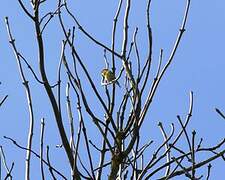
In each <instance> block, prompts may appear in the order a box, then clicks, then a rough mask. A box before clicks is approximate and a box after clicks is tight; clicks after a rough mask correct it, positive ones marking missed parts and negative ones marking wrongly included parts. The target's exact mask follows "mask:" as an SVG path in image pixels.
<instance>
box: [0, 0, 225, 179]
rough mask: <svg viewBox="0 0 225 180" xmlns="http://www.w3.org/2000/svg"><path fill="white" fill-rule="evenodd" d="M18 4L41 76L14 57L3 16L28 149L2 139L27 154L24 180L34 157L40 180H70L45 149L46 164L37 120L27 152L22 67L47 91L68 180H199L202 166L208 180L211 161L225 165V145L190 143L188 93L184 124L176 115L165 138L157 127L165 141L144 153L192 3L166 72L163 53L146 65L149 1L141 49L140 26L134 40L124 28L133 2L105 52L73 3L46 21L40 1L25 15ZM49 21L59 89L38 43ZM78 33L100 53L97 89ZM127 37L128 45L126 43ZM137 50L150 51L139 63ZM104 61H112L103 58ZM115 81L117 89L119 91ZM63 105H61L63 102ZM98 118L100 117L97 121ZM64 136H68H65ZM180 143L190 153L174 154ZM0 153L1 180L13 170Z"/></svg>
mask: <svg viewBox="0 0 225 180" xmlns="http://www.w3.org/2000/svg"><path fill="white" fill-rule="evenodd" d="M18 2H19V4H20V6H21V9H22V10H23V12H24V14H25V16H27V18H28V19H30V21H31V22H32V23H33V25H34V30H35V37H36V42H37V45H38V46H37V54H38V55H37V57H38V62H37V63H38V66H39V74H40V77H39V75H38V74H36V71H37V70H36V69H34V68H33V67H32V66H31V65H30V62H29V60H28V59H27V58H26V56H25V55H24V54H25V53H26V52H20V51H19V50H18V49H19V48H17V44H16V41H15V37H14V36H13V30H15V29H14V28H13V26H11V24H10V22H9V18H8V17H6V18H5V23H6V27H7V31H8V37H9V42H10V44H11V46H12V49H13V51H14V54H15V57H16V60H17V63H18V68H19V72H20V75H21V80H22V83H23V85H24V87H25V92H26V95H27V105H28V107H29V115H30V119H29V122H30V127H29V134H28V139H27V146H26V147H25V146H22V145H20V144H19V143H18V142H17V141H15V140H14V139H12V138H10V137H6V136H5V138H6V139H8V140H10V141H12V142H13V144H15V145H16V146H17V147H18V148H21V149H24V150H25V151H26V153H27V155H26V160H25V163H26V169H25V179H27V180H28V179H32V176H35V175H34V174H32V173H31V171H30V167H31V161H32V158H31V156H32V155H33V156H36V157H37V158H39V160H40V174H41V177H42V179H49V178H48V177H51V178H53V179H69V177H66V176H65V175H63V174H62V173H61V172H60V170H57V169H56V168H55V167H54V165H53V164H52V163H51V162H50V156H51V157H54V154H50V151H49V146H47V151H46V157H47V158H46V159H45V158H44V154H45V153H44V147H45V145H44V132H45V131H47V130H48V129H46V130H45V121H44V118H43V119H42V121H41V132H40V153H37V152H36V151H35V150H34V149H33V146H32V142H33V131H34V123H35V114H34V112H33V101H32V91H31V90H30V85H29V83H28V80H27V76H26V73H25V72H24V68H25V67H24V64H25V65H27V67H28V69H29V70H30V72H31V74H32V75H33V79H34V80H35V82H36V83H38V84H39V85H40V87H42V88H43V89H44V90H45V92H46V94H47V96H48V101H49V102H50V104H51V108H52V110H53V114H54V120H55V123H56V125H57V127H58V133H59V135H60V138H61V142H62V145H59V147H63V149H64V150H65V154H66V156H67V158H68V162H69V165H70V171H71V179H76V180H79V179H98V180H100V179H106V178H108V179H109V180H114V179H138V180H141V179H152V178H155V179H156V178H158V179H164V180H166V179H171V178H173V177H176V176H181V175H183V176H186V177H187V178H188V179H192V180H195V179H201V178H202V177H203V175H201V176H198V174H197V173H196V172H197V171H198V169H200V168H203V167H204V166H207V167H208V171H207V173H206V175H204V176H206V179H209V177H210V170H211V164H210V162H211V161H213V160H215V159H218V158H223V160H225V157H224V154H225V149H224V148H222V146H223V145H224V143H225V139H223V140H222V141H221V142H219V143H218V144H216V145H215V146H213V147H202V141H203V139H201V140H200V141H199V142H198V139H197V138H196V131H195V130H193V131H192V133H191V136H190V135H189V132H188V130H187V125H188V123H189V122H190V120H191V116H192V110H193V104H194V97H193V92H190V100H189V110H188V111H187V116H186V119H185V120H183V119H182V118H181V117H180V116H179V115H178V116H177V124H179V125H180V127H177V126H176V125H174V124H171V132H170V133H167V130H166V129H165V128H164V125H163V123H162V122H159V123H158V127H159V130H160V132H161V134H162V137H163V141H162V142H157V143H156V144H159V145H158V146H157V147H154V150H151V151H150V150H149V149H151V147H152V144H153V143H154V142H155V141H158V140H152V139H151V137H149V136H147V133H146V132H143V131H142V126H143V123H144V122H145V123H146V120H147V119H148V117H147V112H148V110H149V109H150V107H151V104H152V102H153V101H154V97H155V94H156V92H157V89H158V86H159V84H160V83H161V81H162V77H164V76H165V74H166V71H167V69H168V68H169V67H170V65H171V64H172V62H173V59H174V55H175V54H176V52H177V49H178V47H179V45H180V41H181V39H182V37H183V34H184V32H185V27H186V23H187V20H188V14H189V8H190V4H191V1H190V0H186V7H185V10H184V15H183V20H182V22H181V25H180V29H179V30H178V34H177V38H176V40H175V42H174V45H173V48H172V50H171V52H170V56H169V58H168V59H167V61H166V63H165V65H163V64H164V63H162V61H163V59H164V57H163V52H164V51H163V49H161V50H160V54H159V59H158V60H157V61H158V67H157V69H154V68H153V67H154V66H152V63H153V57H152V52H153V35H152V28H151V18H150V9H151V0H148V1H147V3H146V11H145V13H146V24H147V26H146V27H147V37H148V38H147V42H148V45H147V47H141V44H138V41H137V36H138V27H137V28H136V29H135V31H134V33H133V35H131V34H130V30H129V28H128V27H129V22H130V21H132V19H130V8H131V7H132V1H131V0H126V1H125V0H119V1H118V7H117V10H116V12H115V16H114V20H113V27H112V35H111V46H110V47H109V46H107V45H105V44H104V43H103V42H101V41H99V40H98V39H96V38H95V37H94V36H93V35H92V34H91V33H90V31H89V30H87V29H86V28H85V27H83V26H82V24H81V23H80V22H79V19H77V18H76V12H73V11H72V10H71V8H70V3H72V2H67V1H66V0H58V1H57V7H56V9H55V10H54V11H49V12H47V13H45V14H44V13H43V12H42V6H43V5H45V4H47V3H48V1H46V0H32V1H31V6H32V10H29V8H28V7H26V5H25V3H24V2H22V0H18ZM123 7H125V9H124V16H123V32H122V33H123V39H122V44H121V46H122V48H121V52H118V50H117V48H116V45H117V44H118V42H117V40H116V34H117V33H116V32H117V26H118V18H119V17H120V16H121V11H122V10H123ZM67 18H68V19H69V20H71V21H72V24H73V25H72V27H70V26H69V27H68V25H67V23H66V21H67V20H68V19H67ZM53 19H57V20H58V22H59V27H57V28H56V29H57V30H59V31H61V32H62V33H63V37H64V39H62V42H61V44H62V46H61V49H59V50H58V52H60V54H61V56H60V58H59V60H58V62H59V65H58V69H57V77H56V79H57V83H55V84H54V83H51V82H50V81H49V77H48V75H47V72H46V66H45V64H46V63H45V62H46V58H45V52H47V51H48V49H47V48H46V46H45V42H44V40H43V39H44V37H47V36H48V34H46V33H45V30H46V29H47V28H48V25H49V23H50V22H51V21H52V20H53ZM77 28H78V29H79V31H80V32H81V34H82V35H84V36H85V37H86V38H87V39H88V40H89V43H94V44H96V45H97V46H99V47H100V48H101V49H102V52H104V53H103V57H102V59H104V62H102V63H103V64H104V63H105V68H104V70H105V71H104V72H103V71H102V75H103V77H102V82H101V84H100V83H99V84H98V85H97V84H96V83H95V81H94V77H92V76H91V75H90V72H89V71H90V70H89V69H88V68H87V66H86V65H85V61H84V60H83V59H82V55H81V53H80V52H79V50H78V48H77V45H76V40H75V37H76V29H77ZM129 38H131V39H132V41H131V42H130V41H129ZM143 48H145V49H148V53H147V56H146V57H145V58H141V56H140V50H141V49H143ZM108 55H109V56H110V58H108ZM116 61H119V62H121V67H119V65H116V64H117V63H116ZM93 63H98V62H93ZM153 72H155V75H154V78H152V79H153V80H152V81H150V79H151V77H150V74H152V73H153ZM81 73H83V74H84V75H85V76H86V78H83V76H81ZM118 82H120V83H121V85H120V86H121V87H119V86H117V84H118ZM63 85H66V88H65V89H63V87H65V86H63ZM87 85H88V86H90V87H91V91H92V94H93V97H94V98H95V102H91V101H90V100H89V98H88V97H87V92H86V86H87ZM99 86H100V87H99ZM54 90H55V91H54ZM62 90H65V91H66V96H63V95H62V93H61V92H62ZM121 93H122V95H121ZM71 94H72V95H71ZM63 97H64V98H63ZM6 98H7V96H6V97H5V98H3V100H2V101H1V103H0V106H1V105H2V104H3V103H4V101H5V99H6ZM63 99H66V100H65V101H64V100H63ZM71 101H76V108H77V112H76V113H75V112H74V104H72V103H71ZM96 103H97V104H99V108H98V109H99V111H98V112H97V113H96V112H95V111H94V108H93V106H95V104H96ZM62 104H64V105H62ZM63 108H66V112H67V116H65V117H64V116H63V113H62V111H63ZM216 111H217V112H218V113H219V115H220V116H221V117H222V118H224V115H223V113H222V112H221V111H220V110H219V109H216ZM99 114H101V116H100V115H99ZM64 119H68V120H69V121H68V122H69V129H66V128H65V127H64V123H65V122H66V121H64ZM77 119H78V121H75V120H77ZM224 119H225V118H224ZM87 123H92V124H93V125H94V129H95V130H96V129H97V131H98V133H99V138H101V141H102V144H101V145H99V144H96V143H94V142H93V141H92V138H90V137H89V136H88V132H90V131H91V130H92V129H91V128H89V127H88V128H86V127H87V126H86V124H87ZM150 125H151V124H150ZM75 126H76V127H75ZM75 128H77V129H78V131H77V133H76V132H75ZM175 130H176V131H175ZM177 132H178V133H177ZM68 134H70V135H69V136H68ZM82 137H83V138H82ZM146 137H148V138H149V139H148V141H146ZM178 141H181V142H182V144H184V145H187V146H188V150H187V149H186V148H184V147H180V146H179V145H178ZM81 144H84V147H85V148H83V146H82V148H81ZM82 151H85V152H86V157H82V153H81V152H82ZM96 153H97V154H98V157H99V161H96V160H95V159H96ZM208 153H210V154H211V156H206V158H205V159H202V160H201V161H197V160H196V159H197V158H196V157H198V156H199V154H208ZM1 154H2V156H3V157H4V158H3V162H4V164H5V167H6V171H7V177H6V178H8V177H9V178H12V172H11V171H12V169H13V165H12V167H11V169H10V168H9V167H8V166H7V165H6V159H5V156H4V153H3V149H2V153H1ZM94 157H95V158H94ZM54 158H57V157H54ZM84 158H87V159H88V161H87V162H86V161H84ZM45 168H48V169H49V173H48V175H47V174H46V171H44V169H45ZM15 176H16V175H15Z"/></svg>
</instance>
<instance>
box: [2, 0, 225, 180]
mask: <svg viewBox="0 0 225 180" xmlns="http://www.w3.org/2000/svg"><path fill="white" fill-rule="evenodd" d="M68 2H70V1H68ZM73 2H74V4H73V7H72V9H73V12H75V15H76V16H77V17H78V19H79V21H80V23H81V24H82V25H83V26H84V27H85V28H86V29H87V30H88V31H89V32H90V33H91V34H92V35H93V36H95V37H96V38H97V39H98V40H100V41H102V42H103V43H104V44H106V45H108V46H110V43H111V28H112V21H113V16H114V13H115V10H116V7H117V1H115V0H107V1H104V0H97V1H91V2H90V1H87V0H86V1H85V0H77V1H73ZM185 3H186V1H185V0H172V1H163V0H158V1H156V0H155V1H154V0H153V1H152V8H151V14H152V18H151V23H152V28H153V38H154V39H153V43H154V45H153V46H154V47H153V51H154V52H153V61H154V63H157V60H158V55H159V50H160V48H163V49H164V63H165V61H166V59H167V58H168V56H169V54H170V52H171V49H172V47H173V43H174V41H175V38H176V35H177V33H178V30H179V27H180V24H181V20H182V15H183V10H184V7H185ZM27 5H28V7H29V8H30V4H29V3H28V4H27ZM145 5H146V2H145V0H139V1H134V4H133V6H132V8H131V16H130V27H129V35H130V37H132V34H133V32H134V29H135V27H136V26H137V27H139V33H138V46H139V47H140V49H141V52H140V56H141V57H142V59H143V58H144V57H145V55H146V52H147V49H146V48H145V47H146V45H147V44H146V39H145V38H146V29H145V27H146V25H145ZM56 6H57V3H54V2H52V1H47V2H46V5H44V6H43V11H42V13H43V14H44V13H45V12H47V10H48V9H51V10H54V9H55V8H56ZM30 10H31V8H30ZM5 16H8V17H9V20H10V23H11V27H12V31H13V34H14V37H15V38H16V44H17V47H18V49H19V51H20V52H21V53H23V55H24V56H25V57H26V58H27V59H28V60H29V62H30V63H31V65H32V66H33V67H34V69H35V70H36V72H38V65H37V59H38V58H37V45H36V42H35V34H34V25H33V24H32V22H31V21H30V19H28V18H27V17H26V15H25V14H24V13H23V11H22V10H21V8H20V7H19V4H18V2H17V1H16V0H11V1H2V2H1V7H0V19H1V20H0V39H1V44H0V81H1V82H2V84H1V85H0V98H2V97H3V96H4V95H6V94H8V95H9V97H8V99H7V101H6V103H5V104H4V105H3V106H2V107H1V108H0V117H1V126H0V145H2V146H3V148H4V150H5V154H6V156H7V161H8V163H11V162H13V161H14V162H15V167H14V170H13V175H14V177H15V179H21V178H23V177H24V164H25V163H24V159H25V152H24V151H22V150H20V149H18V148H16V147H15V146H13V145H12V144H11V143H10V142H9V141H6V140H5V139H3V136H4V135H6V136H10V137H12V138H14V139H16V140H17V141H18V142H19V143H21V144H23V145H26V141H27V131H28V130H27V129H28V111H27V105H26V95H25V92H24V87H23V85H22V83H21V80H20V77H19V73H18V68H17V64H16V60H15V58H14V54H13V51H12V49H11V47H10V45H9V43H8V36H7V32H6V27H5V24H4V17H5ZM67 23H68V24H71V21H68V22H67ZM118 23H122V19H121V18H120V19H119V22H118ZM76 32H77V33H76V36H77V37H76V39H77V47H78V51H79V53H80V55H81V57H82V58H83V60H84V63H85V64H86V65H87V67H88V69H89V71H90V73H91V75H92V76H93V78H94V79H95V82H96V86H98V87H97V88H98V89H99V90H101V89H102V90H101V92H102V93H104V90H103V88H102V86H101V85H100V81H101V77H100V75H99V76H97V74H99V72H100V71H101V69H102V68H103V67H104V60H103V49H101V48H99V47H98V46H96V45H95V44H93V43H92V42H90V41H89V40H87V38H86V37H84V36H83V35H82V34H81V33H80V32H79V31H78V30H77V31H76ZM224 32H225V1H224V0H214V1H213V2H212V1H204V0H198V1H194V0H192V2H191V7H190V13H189V19H188V22H187V26H186V31H185V33H184V36H183V38H182V41H181V44H180V46H179V49H178V51H177V54H176V55H175V58H174V61H173V64H172V66H171V67H170V68H169V70H168V71H167V72H166V76H165V77H164V78H163V79H162V81H161V84H160V86H159V89H158V91H157V93H156V96H155V99H154V102H153V104H152V107H151V109H150V111H149V112H148V118H147V120H148V122H147V121H146V122H145V128H143V131H145V132H146V131H149V129H150V130H151V131H150V132H151V134H150V136H151V138H153V139H154V138H155V139H157V138H158V137H161V134H160V132H159V129H158V127H157V123H158V121H162V122H163V123H164V126H165V127H166V128H167V130H168V131H169V124H170V123H175V124H176V127H179V124H178V122H177V120H176V115H178V114H179V115H181V116H182V117H185V115H186V113H187V110H188V100H189V92H190V91H191V90H192V91H193V92H194V111H193V117H192V120H191V123H190V124H189V127H188V129H189V130H190V132H191V131H192V130H194V129H195V130H196V131H197V139H198V140H200V138H203V139H204V141H203V145H206V147H207V146H208V145H209V146H213V145H215V144H217V143H218V142H219V141H220V140H222V139H223V138H224V135H225V134H224V128H225V120H223V119H222V118H221V117H220V116H219V115H218V114H217V113H216V112H215V107H217V108H219V109H220V110H221V111H223V112H225V101H224V97H225V93H224V92H225V85H224V77H225V71H224V67H225V61H224V42H225V35H224ZM117 35H118V36H117V37H118V45H117V46H116V48H117V50H118V52H120V49H121V44H120V43H121V42H120V41H119V38H120V37H122V28H121V27H119V29H118V34H117ZM44 37H45V38H44V40H45V43H46V49H47V50H46V69H47V71H48V75H49V79H50V81H51V82H52V83H54V82H55V81H56V79H55V76H56V73H57V66H58V59H59V57H60V46H61V40H62V38H63V35H62V32H61V30H60V28H59V26H58V18H57V17H56V18H55V19H53V21H52V22H51V23H50V24H49V26H48V27H47V29H46V31H45V34H44ZM129 40H130V39H129ZM24 67H25V66H24ZM117 67H121V63H120V62H117ZM25 69H26V68H25ZM26 74H27V77H28V79H29V81H30V86H31V90H32V95H33V102H34V111H35V115H36V116H35V119H36V123H35V132H34V146H33V147H34V149H36V151H38V149H39V133H40V119H41V118H42V117H45V118H46V138H45V145H47V144H48V145H50V148H51V149H50V151H51V152H52V155H51V157H52V162H53V163H54V164H55V166H56V167H58V169H61V168H63V167H64V166H65V164H67V160H66V158H65V155H64V152H63V150H60V149H56V148H55V145H57V144H60V139H59V135H58V133H57V131H56V130H54V129H56V124H55V121H54V120H53V116H52V110H51V108H50V107H49V102H48V101H47V96H46V94H45V92H44V91H43V88H42V87H41V86H40V85H39V84H37V83H36V81H34V79H33V77H32V75H31V74H30V72H29V71H28V70H26ZM84 79H85V78H84ZM85 80H86V79H85ZM88 88H90V87H87V90H88ZM63 95H64V91H63ZM87 96H88V97H89V101H90V102H91V104H92V107H93V108H94V107H96V108H95V111H96V112H97V110H98V108H97V105H96V104H95V98H94V97H93V96H92V94H90V91H89V92H88V91H87ZM74 104H75V102H74ZM74 109H75V108H74ZM64 115H65V117H66V114H64ZM66 123H67V122H65V124H66ZM87 124H88V123H87ZM65 126H66V127H68V124H67V125H65ZM95 134H96V132H95V131H92V132H89V135H90V137H95ZM96 139H98V138H97V137H96ZM158 140H161V138H159V139H158ZM96 141H97V140H96ZM55 155H56V157H57V158H54V157H53V156H55ZM58 157H59V158H58ZM96 158H97V157H96ZM203 158H204V157H203ZM63 162H64V163H63ZM38 163H39V161H38V160H37V159H36V158H34V161H33V164H34V165H33V166H32V172H33V173H35V171H38V172H39V164H38ZM212 165H213V167H212V173H211V179H221V177H225V172H224V167H225V164H224V162H222V160H221V159H220V160H217V162H213V163H212ZM204 172H205V173H206V172H207V168H205V171H204ZM204 172H203V173H204ZM63 173H64V174H65V175H69V171H68V169H67V168H63ZM204 175H205V174H204ZM32 179H33V178H32ZM37 179H39V178H37ZM178 179H179V178H178Z"/></svg>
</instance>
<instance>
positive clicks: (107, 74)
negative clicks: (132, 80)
mask: <svg viewBox="0 0 225 180" xmlns="http://www.w3.org/2000/svg"><path fill="white" fill-rule="evenodd" d="M101 74H102V77H103V81H104V80H105V82H106V83H116V84H117V85H118V86H119V87H120V84H119V82H118V81H117V80H116V77H115V75H114V73H113V72H112V71H110V70H109V69H103V70H102V72H101Z"/></svg>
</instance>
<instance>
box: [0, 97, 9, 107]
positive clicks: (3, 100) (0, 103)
mask: <svg viewBox="0 0 225 180" xmlns="http://www.w3.org/2000/svg"><path fill="white" fill-rule="evenodd" d="M7 97H8V95H6V96H5V97H4V98H3V99H2V100H1V102H0V107H1V106H2V104H3V103H4V102H5V100H6V99H7Z"/></svg>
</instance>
